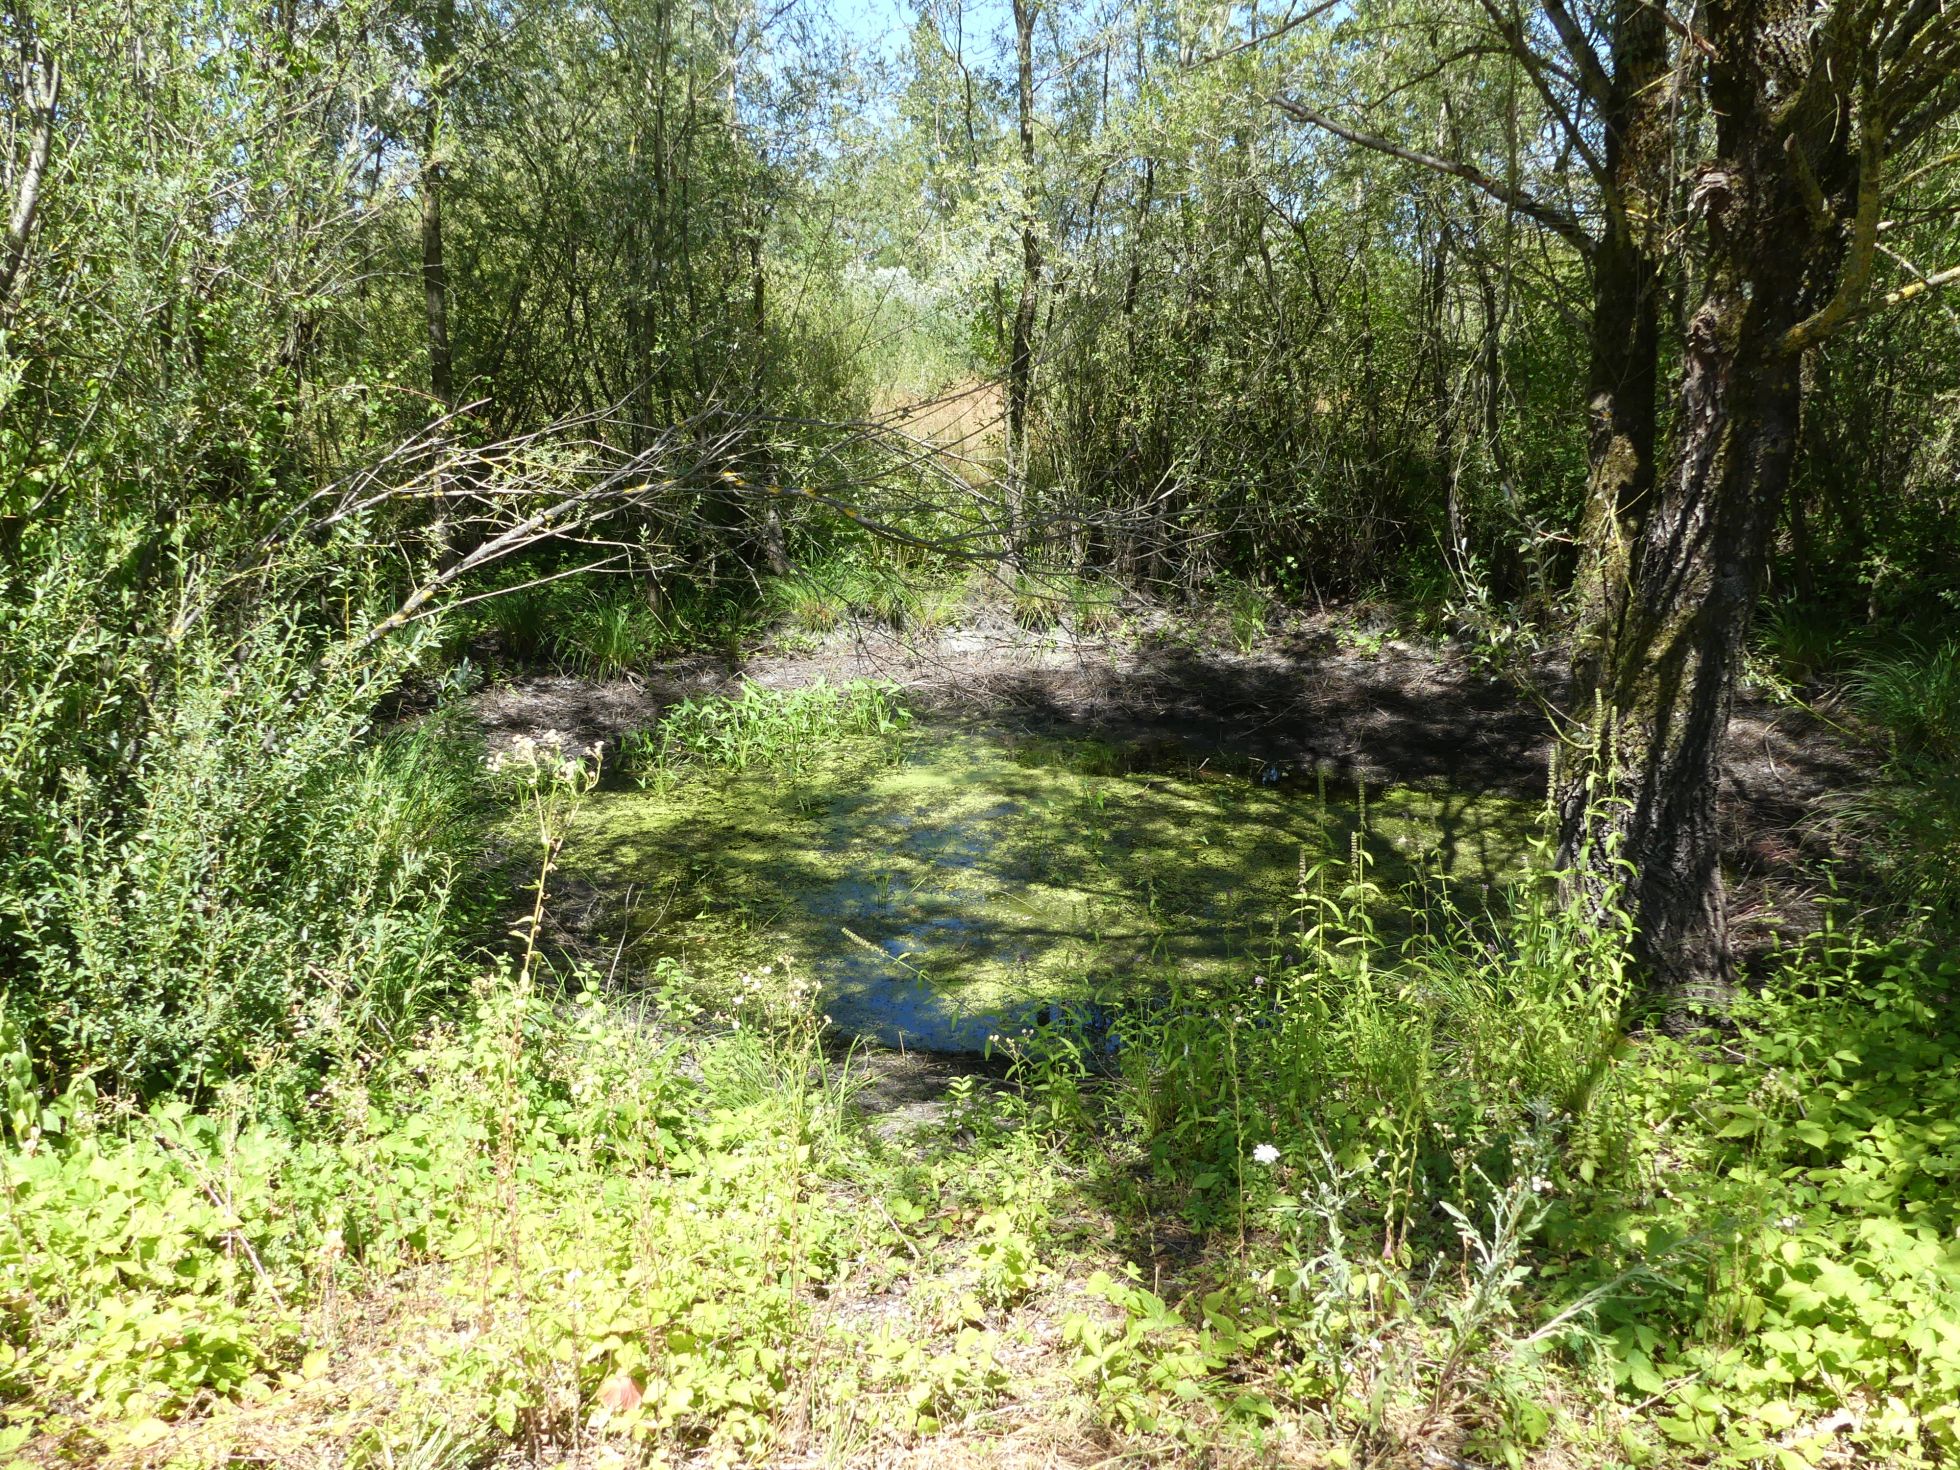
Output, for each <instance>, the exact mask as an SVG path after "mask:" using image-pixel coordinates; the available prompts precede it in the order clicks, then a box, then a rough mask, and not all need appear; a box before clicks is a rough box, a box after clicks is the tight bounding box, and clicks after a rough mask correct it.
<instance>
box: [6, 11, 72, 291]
mask: <svg viewBox="0 0 1960 1470" xmlns="http://www.w3.org/2000/svg"><path fill="white" fill-rule="evenodd" d="M14 24H15V26H16V27H17V28H18V29H19V32H20V38H21V39H20V48H21V86H22V90H23V92H24V93H25V94H26V95H25V96H23V97H22V98H21V107H22V111H23V112H25V113H26V114H27V115H28V117H29V118H30V119H31V121H30V123H29V131H28V139H27V159H26V162H25V163H24V164H23V165H22V166H21V169H20V181H19V183H18V184H17V185H16V187H15V191H14V202H13V208H12V209H11V210H10V211H9V213H8V216H7V233H6V236H5V238H4V239H0V316H4V315H5V313H6V311H7V307H8V304H9V303H10V302H11V301H12V300H13V293H14V287H15V285H16V284H17V283H18V282H19V281H20V280H21V277H22V270H23V268H24V267H25V266H26V264H27V246H28V241H29V238H30V237H31V236H32V235H33V233H34V215H35V212H36V211H37V210H38V209H39V208H40V204H41V185H42V183H43V182H44V181H45V180H46V178H47V172H48V158H49V156H50V154H51V153H52V152H53V150H54V122H55V107H56V105H57V103H59V101H60V100H61V62H60V60H59V59H58V58H56V57H55V55H54V54H53V53H52V52H50V51H49V50H48V48H47V46H46V45H45V44H43V43H42V41H41V39H40V38H39V37H38V36H36V35H35V34H34V24H33V19H32V17H31V16H30V15H29V14H28V12H27V7H26V6H25V5H24V4H16V5H15V7H14Z"/></svg>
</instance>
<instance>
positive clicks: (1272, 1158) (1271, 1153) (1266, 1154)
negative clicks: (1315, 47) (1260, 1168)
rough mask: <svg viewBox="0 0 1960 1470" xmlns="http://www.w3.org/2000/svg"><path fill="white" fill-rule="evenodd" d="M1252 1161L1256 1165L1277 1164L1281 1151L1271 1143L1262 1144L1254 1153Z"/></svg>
mask: <svg viewBox="0 0 1960 1470" xmlns="http://www.w3.org/2000/svg"><path fill="white" fill-rule="evenodd" d="M1252 1161H1253V1163H1255V1164H1277V1163H1278V1162H1279V1150H1278V1149H1276V1148H1274V1147H1273V1146H1272V1145H1271V1144H1270V1143H1262V1144H1260V1145H1259V1146H1258V1147H1257V1148H1255V1149H1254V1150H1253V1151H1252Z"/></svg>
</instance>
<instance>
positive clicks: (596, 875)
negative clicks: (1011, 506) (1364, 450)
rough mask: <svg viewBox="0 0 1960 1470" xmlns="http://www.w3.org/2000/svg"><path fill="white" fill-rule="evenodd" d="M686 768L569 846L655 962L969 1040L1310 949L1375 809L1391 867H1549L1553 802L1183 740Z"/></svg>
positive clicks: (571, 857)
mask: <svg viewBox="0 0 1960 1470" xmlns="http://www.w3.org/2000/svg"><path fill="white" fill-rule="evenodd" d="M664 784H665V787H666V789H664V790H661V789H653V790H631V789H628V790H611V791H602V792H600V793H598V794H596V795H595V796H594V797H593V798H592V801H591V804H590V806H589V807H588V808H587V809H586V810H585V811H584V812H582V813H581V815H580V817H579V820H578V824H577V826H576V827H575V828H574V831H573V835H572V838H571V841H570V842H569V844H568V845H567V848H566V852H565V858H564V867H565V869H566V871H567V872H568V873H570V874H571V875H573V876H574V877H575V878H578V879H581V880H583V881H584V882H585V883H587V884H590V885H592V886H594V887H596V888H598V889H599V890H601V891H602V892H605V893H607V894H609V895H613V896H615V897H617V898H620V899H624V898H625V897H626V896H627V895H628V894H630V895H631V903H630V914H631V917H630V919H629V921H628V925H627V940H628V943H629V944H630V946H631V950H632V954H633V958H634V960H635V962H636V963H635V965H634V967H633V968H634V969H635V970H637V971H641V972H649V973H651V972H654V971H656V970H664V971H665V973H667V974H668V975H669V976H672V975H673V974H675V973H677V972H678V973H679V974H681V975H684V976H685V977H687V979H686V982H685V983H688V984H690V985H693V986H696V987H698V989H699V990H700V992H701V998H702V999H704V1000H707V1001H709V1003H712V1001H711V998H712V997H713V996H716V995H720V994H725V993H727V991H728V989H729V988H730V986H731V985H732V983H733V982H734V980H735V978H736V977H737V976H738V975H740V974H743V973H745V972H754V971H757V970H759V969H760V967H761V966H763V965H765V964H771V963H773V962H775V961H776V960H777V959H778V958H779V957H786V958H787V959H788V960H789V961H790V963H791V964H792V966H793V967H794V968H795V969H796V970H797V971H798V972H799V973H802V974H805V975H808V976H810V977H812V978H814V979H815V980H816V981H817V982H818V984H819V986H820V993H821V1002H822V1009H823V1011H824V1013H825V1014H826V1015H828V1016H829V1018H830V1020H831V1022H832V1024H833V1026H834V1027H835V1028H836V1029H837V1030H839V1031H841V1032H843V1033H845V1034H846V1035H849V1036H853V1037H859V1038H863V1039H865V1040H867V1041H871V1042H876V1043H880V1044H883V1045H886V1046H893V1047H905V1048H910V1049H917V1050H926V1051H943V1052H979V1051H984V1050H985V1049H987V1047H988V1046H989V1043H990V1040H991V1039H992V1038H994V1037H996V1036H999V1035H1004V1034H1009V1033H1015V1032H1021V1031H1025V1030H1027V1029H1028V1028H1030V1027H1033V1026H1036V1025H1039V1024H1042V1023H1044V1022H1049V1021H1060V1020H1063V1019H1065V1018H1069V1019H1073V1020H1074V1021H1076V1022H1081V1021H1083V1020H1084V1018H1093V1017H1095V1016H1097V1015H1099V1014H1101V1013H1102V1011H1103V1008H1104V1007H1106V1006H1109V1005H1111V1004H1112V1003H1114V1004H1118V1005H1120V1004H1122V1003H1124V1002H1126V1001H1128V1000H1141V999H1143V998H1146V997H1148V996H1150V995H1152V994H1155V993H1158V992H1160V991H1162V990H1163V989H1164V988H1165V987H1166V986H1167V984H1168V982H1169V980H1170V978H1171V977H1172V976H1173V975H1175V976H1177V977H1178V979H1179V980H1180V981H1181V982H1184V985H1185V987H1186V989H1187V990H1188V989H1189V988H1190V986H1192V985H1194V984H1195V985H1197V986H1199V987H1201V988H1202V987H1203V986H1205V985H1207V984H1211V983H1216V984H1218V985H1221V986H1222V985H1226V984H1229V983H1232V982H1234V981H1235V980H1241V979H1244V978H1246V977H1248V976H1250V975H1251V974H1252V973H1253V972H1255V971H1257V970H1259V969H1261V968H1262V967H1270V966H1272V965H1275V964H1281V963H1285V961H1286V959H1287V957H1288V955H1289V952H1290V951H1291V949H1292V948H1293V947H1295V946H1297V945H1298V944H1299V942H1300V935H1301V928H1302V925H1303V923H1305V922H1307V920H1306V919H1305V917H1304V915H1303V910H1304V909H1305V907H1306V905H1305V903H1304V902H1303V895H1306V894H1309V893H1312V892H1313V891H1315V888H1316V886H1318V888H1319V889H1320V890H1321V891H1326V889H1327V887H1328V886H1329V885H1333V886H1334V887H1335V888H1336V889H1337V890H1338V889H1339V888H1340V887H1341V886H1342V885H1344V884H1346V883H1348V882H1349V880H1350V866H1349V863H1350V855H1351V852H1352V850H1353V844H1354V842H1355V839H1356V836H1357V833H1360V832H1361V831H1362V830H1363V824H1364V823H1365V837H1364V838H1363V840H1362V845H1363V847H1364V849H1365V851H1366V853H1367V857H1368V861H1369V868H1368V873H1369V876H1370V877H1371V878H1372V880H1373V881H1374V882H1375V883H1376V884H1378V885H1379V886H1380V887H1381V888H1382V889H1384V890H1386V891H1390V892H1392V891H1394V890H1396V889H1398V888H1401V887H1404V886H1409V885H1414V884H1421V883H1429V884H1447V885H1450V886H1452V887H1456V888H1459V889H1461V888H1465V887H1468V888H1469V889H1471V890H1472V891H1474V890H1475V889H1476V888H1477V887H1478V886H1488V885H1492V884H1498V883H1501V882H1503V881H1505V880H1507V879H1510V878H1514V877H1516V876H1517V875H1519V874H1521V873H1522V872H1523V871H1524V870H1525V866H1526V858H1527V854H1528V850H1529V846H1530V841H1531V838H1532V836H1533V834H1534V833H1535V831H1536V830H1537V825H1536V824H1537V817H1538V813H1537V811H1536V809H1535V808H1534V807H1532V806H1531V805H1530V804H1529V803H1524V802H1520V801H1518V800H1516V799H1515V798H1512V797H1506V796H1498V795H1483V794H1469V793H1458V792H1449V791H1442V790H1431V789H1423V788H1414V787H1399V788H1395V787H1391V788H1382V787H1374V788H1369V789H1366V790H1363V789H1358V788H1356V787H1354V786H1351V785H1349V786H1342V785H1338V784H1335V783H1332V782H1329V781H1328V780H1326V779H1324V778H1321V777H1318V776H1316V775H1315V774H1314V773H1312V772H1297V771H1292V770H1288V769H1285V768H1282V767H1279V766H1276V765H1272V764H1269V763H1267V762H1265V761H1263V760H1259V759H1252V758H1245V757H1232V756H1227V755H1223V754H1220V753H1218V752H1207V751H1203V750H1199V749H1195V748H1192V747H1188V746H1184V745H1181V744H1178V743H1176V742H1174V741H1157V742H1149V743H1143V744H1127V745H1115V744H1109V743H1106V742H1102V741H1097V740H1073V739H1069V740H1065V739H1057V738H1053V737H1028V736H1022V735H1015V734H1011V733H1007V732H1002V731H997V730H989V729H972V728H927V729H916V728H915V729H914V731H913V732H911V733H910V734H909V735H908V736H907V737H906V738H905V739H904V740H903V741H902V742H899V743H898V744H896V745H893V744H892V743H891V742H884V743H880V742H877V741H852V742H840V743H839V745H838V747H837V748H836V749H834V750H832V751H830V752H828V753H827V754H826V755H825V756H824V757H823V758H822V759H820V760H815V761H812V762H810V763H809V764H808V765H807V767H806V768H805V769H802V770H799V771H795V772H784V771H780V770H773V771H767V772H751V773H744V774H739V775H737V774H730V773H723V772H717V771H713V770H699V771H695V770H690V771H686V772H683V773H680V774H677V775H674V776H671V777H669V778H668V779H667V780H666V782H665V783H664ZM1394 909H1395V906H1391V905H1383V906H1382V911H1383V913H1384V915H1387V914H1389V913H1391V912H1393V911H1394ZM663 959H665V960H666V961H667V963H666V964H665V965H664V966H662V965H661V964H660V962H661V961H662V960H663Z"/></svg>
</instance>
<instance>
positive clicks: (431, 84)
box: [422, 0, 456, 413]
mask: <svg viewBox="0 0 1960 1470" xmlns="http://www.w3.org/2000/svg"><path fill="white" fill-rule="evenodd" d="M422 62H423V65H424V66H425V67H426V68H427V69H428V73H429V75H428V81H427V86H428V89H429V95H428V97H427V99H426V100H425V103H424V110H423V118H422V299H423V312H424V318H425V322H426V325H427V330H428V338H429V391H430V392H431V393H432V394H434V395H435V398H436V401H437V402H438V403H439V404H441V405H442V411H443V412H444V413H454V412H455V411H456V381H455V370H454V367H453V364H452V361H451V358H450V352H449V268H448V265H447V263H446V261H445V260H444V257H443V248H442V191H443V168H444V165H443V158H442V149H443V144H444V141H445V138H444V117H443V114H444V112H445V111H446V110H447V106H448V100H449V87H450V82H451V78H452V74H453V72H454V71H455V67H456V0H431V3H430V7H429V13H428V22H427V24H426V26H425V27H424V29H423V32H422Z"/></svg>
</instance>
